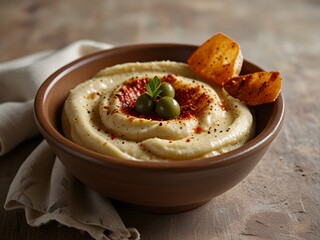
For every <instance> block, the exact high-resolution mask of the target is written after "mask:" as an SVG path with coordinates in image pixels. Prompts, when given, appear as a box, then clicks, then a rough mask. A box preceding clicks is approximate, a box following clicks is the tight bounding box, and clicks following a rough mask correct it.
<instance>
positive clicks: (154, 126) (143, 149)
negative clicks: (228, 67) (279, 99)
mask: <svg viewBox="0 0 320 240" xmlns="http://www.w3.org/2000/svg"><path fill="white" fill-rule="evenodd" d="M154 76H158V77H159V78H160V79H161V81H166V82H169V83H170V84H172V85H173V87H174V88H175V90H176V96H175V98H176V100H177V101H178V102H179V104H180V106H181V115H180V116H179V117H178V118H175V119H169V120H162V119H159V118H158V117H157V116H155V114H149V115H139V114H138V113H137V112H135V110H134V102H135V100H136V99H137V97H138V96H139V95H140V94H142V93H143V92H144V91H145V85H146V84H147V82H148V81H149V80H150V79H151V78H153V77H154ZM254 125H255V124H254V119H253V116H252V114H251V112H250V110H249V109H248V108H247V106H246V105H245V104H243V103H241V102H240V101H238V100H236V99H234V98H232V97H231V96H229V95H228V94H227V93H226V92H225V91H223V90H222V89H220V88H219V87H216V86H212V85H209V84H207V83H205V82H203V81H201V79H200V78H199V77H197V76H196V75H195V74H194V73H192V72H191V70H190V69H189V67H188V65H187V64H184V63H177V62H172V61H155V62H147V63H139V62H137V63H126V64H119V65H115V66H112V67H108V68H106V69H103V70H101V71H100V72H99V73H97V74H96V75H95V76H94V77H93V78H92V79H90V80H88V81H85V82H83V83H81V84H79V85H78V86H76V87H75V88H74V89H73V90H71V92H70V94H69V96H68V98H67V100H66V102H65V105H64V110H63V116H62V126H63V131H64V134H65V135H66V137H67V138H69V139H71V140H72V141H74V142H76V143H78V144H80V145H82V146H84V147H86V148H88V149H91V150H94V151H97V152H100V153H103V154H107V155H109V156H114V157H120V158H125V159H131V160H138V161H164V160H169V161H170V160H187V159H198V158H203V157H209V156H215V155H218V154H221V153H225V152H228V151H231V150H233V149H235V148H237V147H239V146H241V145H243V144H244V143H246V142H247V141H248V140H249V139H250V138H251V137H252V136H253V134H254Z"/></svg>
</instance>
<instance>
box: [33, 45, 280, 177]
mask: <svg viewBox="0 0 320 240" xmlns="http://www.w3.org/2000/svg"><path fill="white" fill-rule="evenodd" d="M150 47H151V48H154V47H158V48H159V47H160V48H161V47H173V48H174V47H182V48H183V47H185V48H187V47H198V46H197V45H191V44H180V43H146V44H131V45H122V46H117V47H112V48H110V49H106V50H101V51H98V52H95V53H92V54H89V55H86V56H84V57H81V58H78V59H76V60H75V61H72V62H70V63H69V64H67V65H65V66H63V67H61V68H60V69H58V70H57V71H55V72H54V73H53V74H51V75H50V76H49V77H48V78H47V79H46V80H45V81H44V82H43V83H42V84H41V86H40V87H39V89H38V91H37V93H36V97H35V101H34V117H35V121H36V124H37V126H38V129H39V130H40V133H42V135H44V134H45V135H46V138H48V139H49V140H50V141H49V142H50V143H51V144H53V145H55V146H56V147H58V148H61V149H63V150H64V151H66V152H67V153H69V154H71V155H74V156H77V157H78V158H79V160H80V159H86V160H88V161H90V162H92V163H94V164H98V165H101V166H110V165H112V166H114V167H126V168H137V169H142V168H144V169H149V170H155V171H162V170H165V171H168V170H169V171H170V170H171V171H191V170H195V169H199V170H200V169H209V168H218V167H223V166H226V165H230V164H234V163H236V162H238V161H241V159H245V157H246V156H248V155H251V154H254V153H256V152H257V151H259V150H260V149H261V148H263V147H264V146H265V145H269V144H270V143H271V142H272V141H273V139H274V138H275V137H276V136H277V134H278V133H279V131H280V129H281V127H282V125H283V122H284V114H285V104H284V98H283V96H282V94H281V93H280V94H279V96H278V98H277V99H276V101H275V102H273V103H271V104H274V111H273V112H272V115H271V117H270V119H269V121H268V123H267V126H266V127H265V128H264V129H263V130H262V132H261V133H259V134H258V135H257V136H255V137H254V138H253V139H252V140H250V141H249V142H247V143H246V144H245V145H243V146H241V147H239V148H237V149H234V150H232V151H230V152H227V153H223V154H221V155H218V156H213V157H208V158H202V159H195V160H177V161H169V162H147V161H134V160H128V159H121V158H116V157H110V156H107V155H105V154H102V153H98V152H95V151H92V150H90V149H87V148H85V147H82V146H80V145H78V144H76V143H74V142H73V141H71V140H69V139H67V138H66V137H64V136H63V135H62V134H61V133H60V132H59V131H58V130H57V129H56V128H55V127H54V126H53V125H52V124H51V123H48V121H47V119H48V118H47V117H46V116H45V114H44V113H43V108H42V106H43V103H44V101H45V99H46V97H47V95H48V91H49V90H50V89H51V87H52V86H54V84H55V83H57V82H58V81H59V79H60V78H62V77H63V76H64V75H66V74H68V73H70V72H72V71H73V70H75V69H77V68H79V67H82V66H83V65H86V64H87V63H89V62H91V61H95V60H97V59H99V58H103V57H104V55H105V54H106V53H111V52H119V53H120V52H123V51H128V50H132V49H134V50H139V49H144V48H150ZM244 64H249V65H252V66H253V67H255V68H257V69H260V70H262V69H261V68H260V67H258V66H256V65H255V64H253V63H251V62H249V61H247V60H246V59H244ZM262 71H263V70H262Z"/></svg>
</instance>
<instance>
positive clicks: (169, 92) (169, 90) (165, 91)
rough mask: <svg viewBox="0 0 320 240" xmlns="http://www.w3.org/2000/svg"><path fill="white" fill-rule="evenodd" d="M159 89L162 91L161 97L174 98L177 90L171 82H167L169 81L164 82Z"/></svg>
mask: <svg viewBox="0 0 320 240" xmlns="http://www.w3.org/2000/svg"><path fill="white" fill-rule="evenodd" d="M159 90H161V92H160V96H161V97H165V96H168V97H172V98H174V94H175V91H174V88H173V87H172V85H171V84H170V83H167V82H164V83H162V84H161V86H160V87H159Z"/></svg>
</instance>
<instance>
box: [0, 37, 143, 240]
mask: <svg viewBox="0 0 320 240" xmlns="http://www.w3.org/2000/svg"><path fill="white" fill-rule="evenodd" d="M110 47H112V46H111V45H109V44H105V43H99V42H94V41H90V40H80V41H77V42H74V43H72V44H70V45H68V46H66V47H65V48H62V49H60V50H57V51H47V52H41V53H37V54H33V55H30V56H27V57H23V58H20V59H17V60H13V61H9V62H6V63H1V64H0V156H1V155H4V154H5V153H7V152H9V151H10V150H12V149H13V148H14V147H15V146H17V145H18V144H19V143H21V142H22V141H24V140H26V139H28V138H30V137H32V136H34V135H36V134H38V130H37V128H36V125H35V122H34V118H33V100H34V97H35V94H36V91H37V90H38V88H39V86H40V85H41V83H42V82H43V81H44V80H45V79H46V78H47V77H48V76H49V75H50V74H52V73H53V72H54V71H56V70H57V69H59V68H60V67H62V66H63V65H65V64H67V63H69V62H71V61H73V60H75V59H77V58H79V57H81V56H85V55H87V54H90V53H93V52H96V51H99V50H102V49H107V48H110ZM17 129H18V131H17ZM4 207H5V209H7V210H10V209H16V208H23V209H24V210H25V213H26V219H27V223H28V224H29V225H31V226H40V225H42V224H45V223H47V222H49V221H52V220H55V221H57V222H59V223H61V224H64V225H66V226H69V227H74V228H77V229H79V230H83V231H86V232H88V233H89V234H90V235H91V236H92V237H93V238H94V239H110V240H113V239H140V236H139V233H138V231H137V230H136V229H134V228H126V227H125V225H124V223H123V222H122V220H121V218H120V216H119V215H118V213H117V212H116V210H115V209H114V207H113V206H112V204H111V203H110V201H109V200H108V199H105V198H103V197H102V196H101V195H99V194H98V193H96V192H94V191H93V190H91V189H89V188H88V187H86V186H85V185H83V184H81V183H80V182H79V181H78V180H76V179H75V178H74V177H73V176H72V175H71V174H70V173H69V172H68V171H67V169H66V168H65V167H64V166H63V165H62V164H61V162H60V161H59V159H58V158H57V157H56V156H55V155H54V153H53V152H52V151H51V149H50V147H49V146H48V144H47V142H46V141H43V142H42V143H41V144H40V145H39V146H38V147H37V148H36V149H35V150H34V151H33V152H32V153H31V154H30V156H29V157H28V158H27V159H26V160H25V161H24V163H23V164H22V165H21V167H20V169H19V171H18V173H17V174H16V176H15V178H14V180H13V182H12V183H11V186H10V189H9V192H8V194H7V199H6V202H5V206H4Z"/></svg>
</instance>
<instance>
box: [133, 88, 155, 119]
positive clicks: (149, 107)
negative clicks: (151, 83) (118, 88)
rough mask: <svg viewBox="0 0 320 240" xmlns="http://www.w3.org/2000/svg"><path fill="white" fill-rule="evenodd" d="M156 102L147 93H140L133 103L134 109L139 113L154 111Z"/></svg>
mask: <svg viewBox="0 0 320 240" xmlns="http://www.w3.org/2000/svg"><path fill="white" fill-rule="evenodd" d="M155 106H156V103H155V102H154V101H152V99H151V98H150V96H149V95H148V94H147V93H144V94H142V95H140V96H139V97H138V98H137V101H136V103H135V105H134V108H135V109H136V111H137V112H138V113H140V114H148V113H151V112H153V111H154V109H155Z"/></svg>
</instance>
